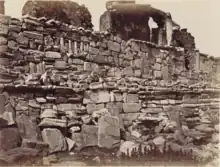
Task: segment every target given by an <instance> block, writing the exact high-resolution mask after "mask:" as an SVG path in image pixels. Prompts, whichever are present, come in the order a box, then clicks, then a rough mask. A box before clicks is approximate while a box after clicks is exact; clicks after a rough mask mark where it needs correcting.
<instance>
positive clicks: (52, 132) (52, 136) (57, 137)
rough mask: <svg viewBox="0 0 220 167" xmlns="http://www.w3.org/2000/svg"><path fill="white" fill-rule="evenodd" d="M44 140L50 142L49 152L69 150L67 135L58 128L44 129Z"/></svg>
mask: <svg viewBox="0 0 220 167" xmlns="http://www.w3.org/2000/svg"><path fill="white" fill-rule="evenodd" d="M41 134H42V138H43V141H44V142H45V143H47V144H49V149H50V150H49V152H50V153H55V152H61V151H66V150H67V143H66V140H65V137H64V136H63V135H62V133H61V132H60V131H59V130H58V129H50V128H47V129H44V130H43V131H42V132H41Z"/></svg>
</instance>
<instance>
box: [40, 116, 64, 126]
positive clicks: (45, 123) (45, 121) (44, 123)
mask: <svg viewBox="0 0 220 167" xmlns="http://www.w3.org/2000/svg"><path fill="white" fill-rule="evenodd" d="M39 127H61V128H66V127H67V121H66V120H60V119H51V118H44V119H43V120H42V121H41V123H40V124H39Z"/></svg>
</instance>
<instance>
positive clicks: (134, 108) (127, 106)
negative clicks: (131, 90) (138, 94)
mask: <svg viewBox="0 0 220 167" xmlns="http://www.w3.org/2000/svg"><path fill="white" fill-rule="evenodd" d="M140 109H141V104H139V103H123V110H124V112H131V113H132V112H139V111H140Z"/></svg>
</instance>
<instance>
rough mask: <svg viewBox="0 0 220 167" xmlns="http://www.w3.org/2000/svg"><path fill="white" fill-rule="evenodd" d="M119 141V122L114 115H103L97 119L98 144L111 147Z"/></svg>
mask: <svg viewBox="0 0 220 167" xmlns="http://www.w3.org/2000/svg"><path fill="white" fill-rule="evenodd" d="M119 143H120V124H119V120H118V118H117V117H115V116H103V117H101V118H100V119H99V121H98V146H99V147H105V148H112V147H114V146H117V144H119Z"/></svg>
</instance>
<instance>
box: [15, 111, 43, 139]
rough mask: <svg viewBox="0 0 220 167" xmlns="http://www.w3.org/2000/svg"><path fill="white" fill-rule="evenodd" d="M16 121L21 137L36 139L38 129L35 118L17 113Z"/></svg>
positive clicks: (38, 133)
mask: <svg viewBox="0 0 220 167" xmlns="http://www.w3.org/2000/svg"><path fill="white" fill-rule="evenodd" d="M16 123H17V126H18V130H19V133H20V135H21V136H22V137H23V138H27V139H33V140H36V139H38V138H39V135H40V129H39V128H38V126H37V122H36V118H34V117H30V116H27V115H24V114H22V115H17V116H16Z"/></svg>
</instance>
